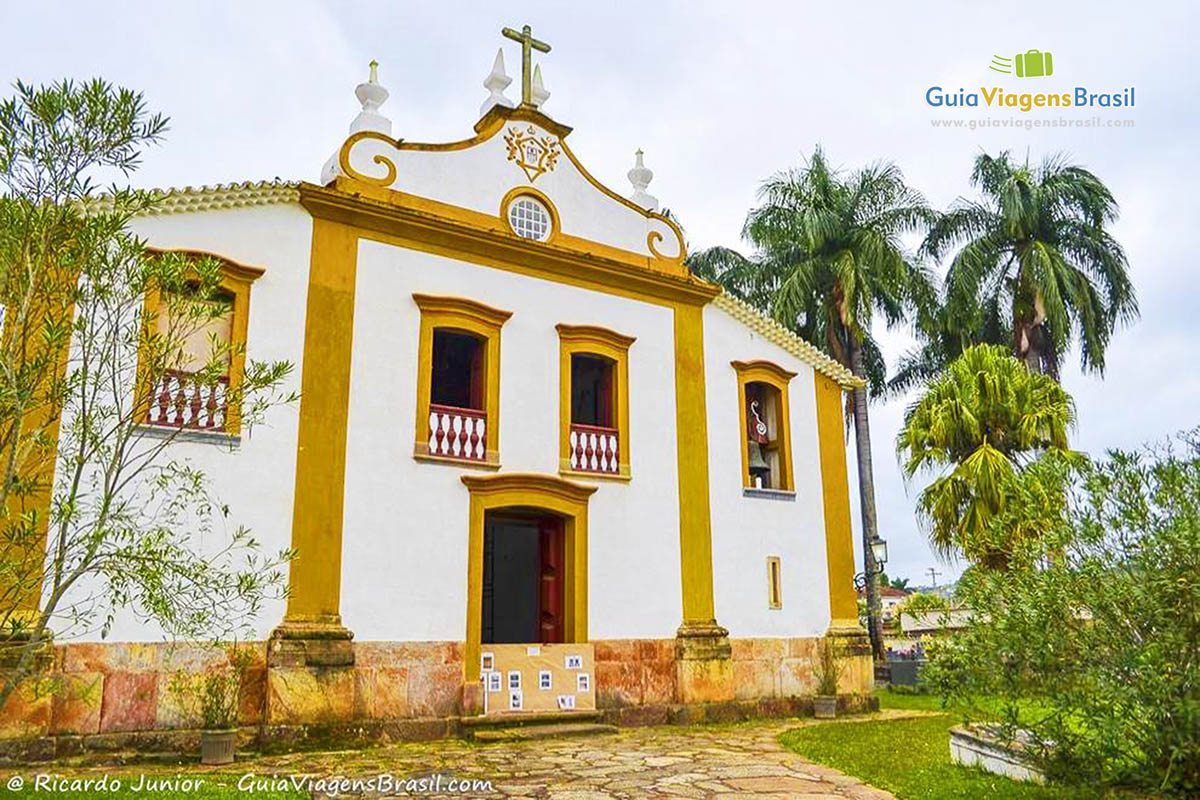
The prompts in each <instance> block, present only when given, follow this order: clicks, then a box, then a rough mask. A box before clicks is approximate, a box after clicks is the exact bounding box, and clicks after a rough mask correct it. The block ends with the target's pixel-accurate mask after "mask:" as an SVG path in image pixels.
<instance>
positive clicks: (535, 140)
mask: <svg viewBox="0 0 1200 800" xmlns="http://www.w3.org/2000/svg"><path fill="white" fill-rule="evenodd" d="M504 143H505V144H507V145H508V160H509V161H514V162H516V164H517V166H518V167H520V168H521V169H523V170H524V171H525V175H526V177H528V178H529V181H530V183H532V182H533V181H535V180H537V176H538V175H541V174H542V173H543V172H553V171H554V165H555V164H556V163H557V162H558V155H559V152H560V150H559V149H558V139H556V138H555V137H553V136H538V135H537V130H535V129H534V127H533V126H532V125H530V126H528V127H527V128H526V129H525V130H524V131H522V130H521V129H520V128H509V129H508V132H507V133H505V134H504Z"/></svg>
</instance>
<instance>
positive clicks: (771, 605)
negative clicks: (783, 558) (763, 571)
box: [767, 556, 783, 611]
mask: <svg viewBox="0 0 1200 800" xmlns="http://www.w3.org/2000/svg"><path fill="white" fill-rule="evenodd" d="M767 608H768V609H770V610H771V611H778V610H780V609H781V608H783V571H782V567H781V565H780V560H779V556H767Z"/></svg>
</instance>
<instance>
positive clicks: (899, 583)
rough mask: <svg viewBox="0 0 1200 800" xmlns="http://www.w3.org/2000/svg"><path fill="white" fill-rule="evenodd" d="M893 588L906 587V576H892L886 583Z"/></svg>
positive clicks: (905, 588)
mask: <svg viewBox="0 0 1200 800" xmlns="http://www.w3.org/2000/svg"><path fill="white" fill-rule="evenodd" d="M888 586H891V587H892V588H893V589H904V590H907V589H908V578H892V580H891V581H890V582H889V583H888Z"/></svg>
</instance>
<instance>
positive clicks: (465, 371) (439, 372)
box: [429, 328, 484, 410]
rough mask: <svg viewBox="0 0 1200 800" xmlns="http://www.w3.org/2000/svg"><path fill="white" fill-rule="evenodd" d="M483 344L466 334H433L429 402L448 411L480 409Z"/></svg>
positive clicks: (439, 331) (447, 331) (437, 331)
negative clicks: (451, 409)
mask: <svg viewBox="0 0 1200 800" xmlns="http://www.w3.org/2000/svg"><path fill="white" fill-rule="evenodd" d="M483 363H484V344H483V342H482V341H481V340H480V339H479V338H478V337H476V336H472V335H471V334H469V333H462V332H460V331H455V330H450V329H447V328H437V329H435V330H434V332H433V375H432V376H431V378H430V392H429V401H430V402H431V403H434V404H436V405H439V406H451V407H452V408H474V409H479V410H482V409H483Z"/></svg>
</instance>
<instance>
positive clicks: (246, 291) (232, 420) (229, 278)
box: [137, 248, 266, 436]
mask: <svg viewBox="0 0 1200 800" xmlns="http://www.w3.org/2000/svg"><path fill="white" fill-rule="evenodd" d="M146 253H147V255H149V256H151V257H152V256H154V255H158V254H165V253H177V254H181V255H184V256H188V257H191V258H196V259H201V258H211V259H214V260H216V261H217V262H219V263H220V265H221V280H220V282H219V283H218V288H220V289H221V291H223V292H225V293H227V294H228V295H230V296H231V297H232V298H233V309H232V311H233V319H232V320H231V323H230V326H229V329H230V330H229V338H230V342H229V346H230V350H231V352H230V358H229V390H228V396H229V397H231V398H237V397H238V396H239V395H240V394H241V389H242V378H243V376H244V375H245V371H246V342H247V332H248V331H249V328H250V287H251V285H252V284H253V283H254V282H255V281H256V280H258V279H259V278H261V277H262V276H263V275H264V274H265V273H266V270H265V269H263V268H262V267H254V266H250V265H249V264H240V263H238V262H236V261H234V260H232V259H230V258H227V257H225V256H221V255H217V254H216V253H210V252H208V251H205V250H191V249H184V248H180V249H172V250H163V249H159V248H147V250H146ZM143 304H144V312H143V315H142V319H143V324H145V325H151V326H152V325H155V324H157V322H158V314H159V307H160V306H161V305H162V295H161V293H160V292H159V290H158V289H150V290H148V291H147V292H146V298H145V300H144V301H143ZM144 362H145V359H144V358H143V354H142V353H141V352H139V353H138V375H139V376H141V375H142V367H141V365H142V364H143V363H144ZM137 413H138V417H139V420H138V421H139V422H141V423H142V424H147V423H149V421H150V409H149V404H148V403H147V404H146V406H145V407H143V408H139V409H138V412H137ZM189 430H190V429H189ZM241 430H242V409H241V406H240V404H239V403H236V402H232V401H230V403H229V406H228V408H227V409H226V410H225V430H224V431H214V432H213V433H214V435H225V436H237V435H239V434H240V433H241Z"/></svg>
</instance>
